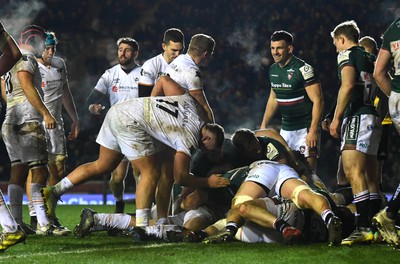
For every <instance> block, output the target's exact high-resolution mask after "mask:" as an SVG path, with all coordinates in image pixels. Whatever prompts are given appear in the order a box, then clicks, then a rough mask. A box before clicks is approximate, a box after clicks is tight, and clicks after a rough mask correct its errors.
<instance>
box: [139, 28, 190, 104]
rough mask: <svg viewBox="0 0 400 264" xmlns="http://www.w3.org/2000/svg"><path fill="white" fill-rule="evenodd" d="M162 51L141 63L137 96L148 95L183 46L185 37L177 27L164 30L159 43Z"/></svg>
mask: <svg viewBox="0 0 400 264" xmlns="http://www.w3.org/2000/svg"><path fill="white" fill-rule="evenodd" d="M161 47H162V49H163V52H162V53H161V54H159V55H157V56H155V57H153V58H151V59H149V60H147V61H146V62H145V63H143V65H142V70H141V72H140V78H139V97H146V96H150V94H151V91H152V89H153V86H154V84H155V83H156V82H157V80H158V78H159V77H160V76H161V75H163V74H164V73H165V70H166V68H167V66H168V64H170V63H171V62H172V61H173V60H174V59H175V58H176V57H178V56H179V55H180V54H181V53H182V51H183V49H184V48H185V39H184V35H183V33H182V31H181V30H180V29H177V28H170V29H168V30H166V31H165V32H164V37H163V42H162V43H161Z"/></svg>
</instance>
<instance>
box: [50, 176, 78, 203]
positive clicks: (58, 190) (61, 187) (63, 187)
mask: <svg viewBox="0 0 400 264" xmlns="http://www.w3.org/2000/svg"><path fill="white" fill-rule="evenodd" d="M72 187H74V185H73V184H72V182H71V181H70V180H69V179H68V178H67V177H64V178H62V180H61V181H60V182H59V183H57V184H56V185H54V191H53V192H54V195H55V196H56V197H57V198H60V197H61V195H63V194H64V193H66V192H68V190H69V189H71V188H72Z"/></svg>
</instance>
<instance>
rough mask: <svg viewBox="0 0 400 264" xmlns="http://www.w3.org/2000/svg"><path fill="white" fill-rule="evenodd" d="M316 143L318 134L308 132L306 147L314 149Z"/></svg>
mask: <svg viewBox="0 0 400 264" xmlns="http://www.w3.org/2000/svg"><path fill="white" fill-rule="evenodd" d="M317 142H318V133H317V132H313V131H311V130H310V131H309V132H308V133H307V136H306V144H307V147H309V148H315V147H316V146H317Z"/></svg>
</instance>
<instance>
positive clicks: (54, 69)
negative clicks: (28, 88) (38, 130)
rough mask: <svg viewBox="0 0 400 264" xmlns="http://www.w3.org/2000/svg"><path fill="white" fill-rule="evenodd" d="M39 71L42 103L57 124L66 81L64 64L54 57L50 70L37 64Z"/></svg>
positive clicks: (59, 118) (60, 116) (60, 115)
mask: <svg viewBox="0 0 400 264" xmlns="http://www.w3.org/2000/svg"><path fill="white" fill-rule="evenodd" d="M39 70H40V75H41V77H42V85H41V88H42V90H43V93H44V95H43V101H44V103H45V105H46V106H47V108H48V109H49V111H50V113H51V114H52V115H53V116H54V118H55V119H56V120H57V122H58V121H60V120H62V98H63V87H64V85H65V84H66V83H67V81H68V80H67V68H66V66H65V62H64V60H63V59H61V58H59V57H54V58H52V59H51V67H50V68H49V67H47V66H45V65H43V64H41V63H39Z"/></svg>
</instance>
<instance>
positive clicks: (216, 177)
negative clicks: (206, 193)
mask: <svg viewBox="0 0 400 264" xmlns="http://www.w3.org/2000/svg"><path fill="white" fill-rule="evenodd" d="M221 176H222V174H212V175H211V176H210V177H208V179H207V183H208V187H210V188H222V187H226V186H228V185H229V184H230V180H228V179H226V178H224V177H221Z"/></svg>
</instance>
